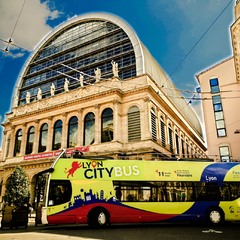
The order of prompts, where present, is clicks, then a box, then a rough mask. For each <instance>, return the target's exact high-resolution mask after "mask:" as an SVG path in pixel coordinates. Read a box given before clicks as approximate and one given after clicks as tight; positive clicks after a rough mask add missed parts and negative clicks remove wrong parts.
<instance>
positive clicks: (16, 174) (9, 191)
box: [5, 166, 30, 206]
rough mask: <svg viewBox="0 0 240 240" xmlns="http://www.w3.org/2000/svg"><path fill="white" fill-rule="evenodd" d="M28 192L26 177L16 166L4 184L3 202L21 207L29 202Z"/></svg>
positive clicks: (20, 168) (19, 167)
mask: <svg viewBox="0 0 240 240" xmlns="http://www.w3.org/2000/svg"><path fill="white" fill-rule="evenodd" d="M29 197H30V191H29V183H28V179H27V176H26V174H25V172H24V170H23V169H22V167H21V166H17V167H16V168H15V169H14V171H13V173H12V174H11V176H10V177H9V179H8V181H7V184H6V193H5V201H6V202H7V203H8V204H12V203H13V204H14V205H15V206H22V205H24V203H26V202H27V201H28V200H29Z"/></svg>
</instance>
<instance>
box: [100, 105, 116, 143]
mask: <svg viewBox="0 0 240 240" xmlns="http://www.w3.org/2000/svg"><path fill="white" fill-rule="evenodd" d="M101 130H102V134H101V142H110V141H112V140H113V110H112V109H111V108H106V109H105V110H104V111H103V112H102V127H101Z"/></svg>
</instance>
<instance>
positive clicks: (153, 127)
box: [151, 108, 157, 141]
mask: <svg viewBox="0 0 240 240" xmlns="http://www.w3.org/2000/svg"><path fill="white" fill-rule="evenodd" d="M151 132H152V140H154V141H157V123H156V113H155V110H154V108H152V109H151Z"/></svg>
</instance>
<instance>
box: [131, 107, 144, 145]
mask: <svg viewBox="0 0 240 240" xmlns="http://www.w3.org/2000/svg"><path fill="white" fill-rule="evenodd" d="M140 140H141V121H140V111H139V108H138V107H136V106H134V107H131V108H130V109H129V110H128V141H129V142H133V141H140Z"/></svg>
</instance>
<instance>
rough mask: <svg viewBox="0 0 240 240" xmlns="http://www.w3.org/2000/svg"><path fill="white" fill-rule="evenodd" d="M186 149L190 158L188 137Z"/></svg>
mask: <svg viewBox="0 0 240 240" xmlns="http://www.w3.org/2000/svg"><path fill="white" fill-rule="evenodd" d="M186 151H187V158H189V156H190V152H189V144H188V140H187V139H186Z"/></svg>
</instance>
